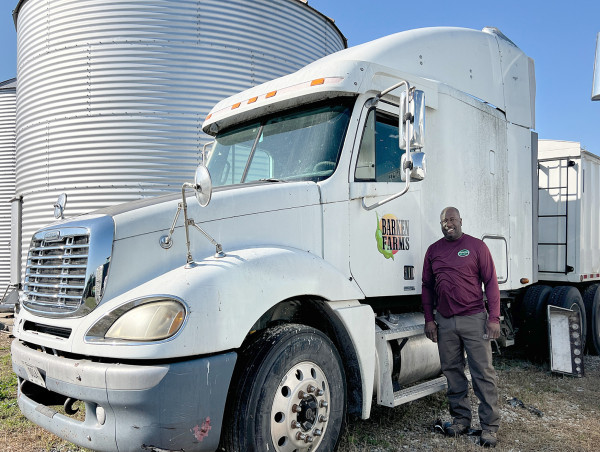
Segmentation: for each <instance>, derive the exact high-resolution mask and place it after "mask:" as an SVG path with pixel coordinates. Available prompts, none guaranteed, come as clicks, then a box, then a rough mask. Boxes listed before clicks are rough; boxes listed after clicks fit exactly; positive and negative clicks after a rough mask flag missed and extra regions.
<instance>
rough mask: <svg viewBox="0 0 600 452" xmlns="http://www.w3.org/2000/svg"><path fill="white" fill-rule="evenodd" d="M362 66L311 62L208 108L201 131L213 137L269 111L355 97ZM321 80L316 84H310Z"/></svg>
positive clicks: (362, 72) (361, 80)
mask: <svg viewBox="0 0 600 452" xmlns="http://www.w3.org/2000/svg"><path fill="white" fill-rule="evenodd" d="M326 58H327V57H326ZM365 65H366V63H364V62H361V61H338V62H337V64H336V65H328V66H321V65H319V66H315V65H314V63H313V64H310V65H308V66H306V67H304V68H303V69H300V70H299V71H297V72H294V73H293V74H289V75H286V76H283V77H280V78H277V79H274V80H271V81H268V82H265V83H263V84H261V85H258V86H255V87H253V88H250V89H247V90H245V91H242V92H240V93H237V94H234V95H233V96H230V97H227V98H225V99H223V100H221V101H219V102H218V103H217V104H216V105H215V106H214V107H213V108H212V109H211V111H210V112H209V114H208V116H207V117H206V119H205V120H204V123H203V124H202V130H203V131H204V132H205V133H208V134H210V135H215V134H216V132H217V131H218V130H222V129H224V128H226V127H228V126H230V125H231V124H234V123H240V122H244V121H247V120H250V119H254V118H256V117H262V116H264V115H265V114H268V113H270V112H272V111H281V110H286V109H288V108H292V107H295V106H297V105H300V104H306V103H310V102H316V101H319V100H323V99H329V98H332V97H340V96H355V95H357V94H358V93H359V92H360V88H361V86H362V84H363V80H364V79H365V75H366V71H365V70H364V68H365ZM321 79H322V82H321V83H320V84H311V83H312V82H313V81H315V80H321ZM271 93H275V94H273V95H270V94H271ZM215 129H216V130H215Z"/></svg>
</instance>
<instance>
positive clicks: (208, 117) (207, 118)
mask: <svg viewBox="0 0 600 452" xmlns="http://www.w3.org/2000/svg"><path fill="white" fill-rule="evenodd" d="M211 116H212V113H211V114H210V115H208V116H207V117H206V119H205V121H208V120H209V119H210V117H211Z"/></svg>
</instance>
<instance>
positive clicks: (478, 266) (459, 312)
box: [422, 207, 500, 447]
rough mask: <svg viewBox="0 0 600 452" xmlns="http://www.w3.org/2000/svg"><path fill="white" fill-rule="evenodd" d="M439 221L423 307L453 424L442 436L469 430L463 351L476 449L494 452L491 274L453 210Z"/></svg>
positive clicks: (482, 251) (484, 254)
mask: <svg viewBox="0 0 600 452" xmlns="http://www.w3.org/2000/svg"><path fill="white" fill-rule="evenodd" d="M440 220H441V225H442V233H443V235H444V238H442V239H440V240H438V241H437V242H435V243H433V244H432V245H430V246H429V248H428V249H427V253H426V254H425V261H424V263H423V297H422V303H423V310H424V311H425V335H426V336H427V337H428V338H429V339H431V340H432V341H433V342H437V344H438V351H439V354H440V362H441V364H442V372H443V373H444V375H445V376H446V379H447V380H448V392H447V395H448V402H449V405H450V414H451V415H452V418H453V421H452V425H450V426H449V427H448V428H447V429H446V433H447V434H448V435H451V436H458V435H462V434H464V433H467V432H468V431H469V428H470V426H471V417H472V415H471V408H470V404H469V399H468V397H467V395H468V389H469V386H468V380H467V377H466V376H465V351H466V353H467V360H468V363H469V370H470V372H471V381H472V383H473V390H474V392H475V395H476V396H477V398H478V399H479V421H480V423H481V429H482V432H481V440H480V441H481V445H484V446H491V447H494V446H496V432H497V431H498V427H499V424H500V414H499V410H498V390H497V387H496V372H495V371H494V366H493V364H492V347H491V343H490V339H497V338H498V337H499V336H500V323H499V322H500V291H499V289H498V280H497V278H496V269H495V267H494V262H493V260H492V256H491V254H490V251H489V249H488V247H487V246H486V245H485V243H483V241H481V240H479V239H476V238H475V237H471V236H470V235H467V234H463V232H462V219H461V218H460V213H459V211H458V209H456V208H455V207H446V208H445V209H444V210H443V211H442V214H441V216H440ZM482 283H483V285H484V287H485V294H486V296H487V301H488V309H489V313H488V311H487V310H486V306H485V302H484V299H483V292H482V289H481V285H482ZM434 307H435V309H436V313H435V316H434Z"/></svg>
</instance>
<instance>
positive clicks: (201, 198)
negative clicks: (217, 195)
mask: <svg viewBox="0 0 600 452" xmlns="http://www.w3.org/2000/svg"><path fill="white" fill-rule="evenodd" d="M193 188H194V194H195V195H196V200H197V201H198V204H200V205H201V206H202V207H206V206H207V205H208V203H209V202H210V198H211V196H212V180H211V179H210V173H209V172H208V168H207V167H206V166H204V165H198V168H196V173H195V174H194V185H193Z"/></svg>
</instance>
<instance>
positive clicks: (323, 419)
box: [319, 415, 327, 422]
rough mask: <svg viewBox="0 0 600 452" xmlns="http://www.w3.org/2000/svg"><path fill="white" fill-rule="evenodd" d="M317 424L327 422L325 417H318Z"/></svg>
mask: <svg viewBox="0 0 600 452" xmlns="http://www.w3.org/2000/svg"><path fill="white" fill-rule="evenodd" d="M319 422H327V416H323V415H320V416H319Z"/></svg>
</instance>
